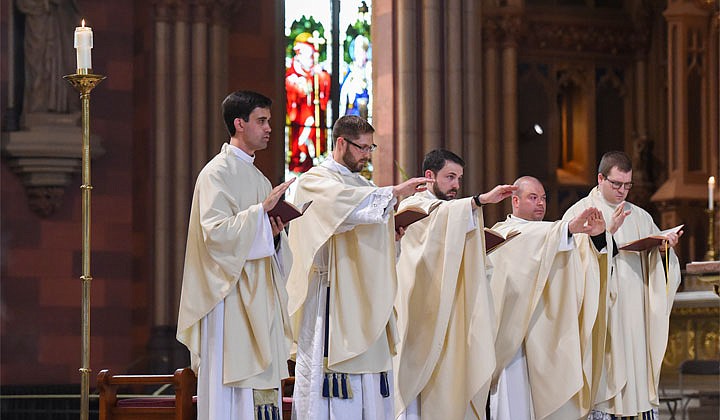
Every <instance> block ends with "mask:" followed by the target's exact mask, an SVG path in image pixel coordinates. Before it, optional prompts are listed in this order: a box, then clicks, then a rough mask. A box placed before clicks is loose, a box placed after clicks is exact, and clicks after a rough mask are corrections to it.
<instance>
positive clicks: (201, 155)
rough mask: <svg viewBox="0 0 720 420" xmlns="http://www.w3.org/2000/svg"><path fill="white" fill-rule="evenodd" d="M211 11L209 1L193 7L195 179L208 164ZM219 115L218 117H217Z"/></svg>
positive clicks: (193, 171)
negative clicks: (209, 34)
mask: <svg viewBox="0 0 720 420" xmlns="http://www.w3.org/2000/svg"><path fill="white" fill-rule="evenodd" d="M208 7H209V5H208V4H207V3H206V2H205V1H199V0H195V1H194V2H193V5H192V44H191V45H192V70H191V76H190V85H191V86H192V106H191V108H192V113H191V114H190V115H192V173H191V174H192V178H193V180H194V179H195V178H196V177H197V175H198V174H199V173H200V170H201V169H202V168H203V166H205V163H207V160H208V135H209V134H210V130H209V127H208V115H209V112H210V110H209V109H208V95H209V93H210V92H208V84H209V83H208V55H209V54H208ZM216 115H217V114H216Z"/></svg>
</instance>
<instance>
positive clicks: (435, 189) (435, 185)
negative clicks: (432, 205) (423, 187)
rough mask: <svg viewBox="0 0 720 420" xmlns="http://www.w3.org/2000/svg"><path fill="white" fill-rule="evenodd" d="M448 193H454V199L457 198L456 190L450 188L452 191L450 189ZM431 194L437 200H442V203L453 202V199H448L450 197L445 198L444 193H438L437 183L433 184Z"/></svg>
mask: <svg viewBox="0 0 720 420" xmlns="http://www.w3.org/2000/svg"><path fill="white" fill-rule="evenodd" d="M448 192H454V193H455V197H457V190H456V189H454V188H452V189H450V190H449V191H448ZM433 194H435V197H437V198H439V199H441V200H444V201H450V200H454V198H450V197H448V196H447V194H446V193H444V192H442V191H440V187H439V186H438V184H437V183H435V184H433Z"/></svg>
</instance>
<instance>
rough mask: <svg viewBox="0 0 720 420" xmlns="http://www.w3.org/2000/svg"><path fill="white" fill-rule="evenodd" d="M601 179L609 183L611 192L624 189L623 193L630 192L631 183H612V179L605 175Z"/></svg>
mask: <svg viewBox="0 0 720 420" xmlns="http://www.w3.org/2000/svg"><path fill="white" fill-rule="evenodd" d="M603 178H605V181H607V182H609V183H610V185H611V186H612V189H613V190H619V189H620V188H625V191H630V189H631V188H632V187H633V184H634V183H632V182H620V181H613V180H612V179H609V178H608V177H606V176H605V175H603Z"/></svg>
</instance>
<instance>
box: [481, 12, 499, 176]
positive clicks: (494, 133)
mask: <svg viewBox="0 0 720 420" xmlns="http://www.w3.org/2000/svg"><path fill="white" fill-rule="evenodd" d="M483 38H484V55H485V62H484V63H483V64H484V70H485V72H484V74H483V75H484V81H485V86H484V89H483V92H484V95H483V97H484V98H485V103H484V106H483V109H484V111H485V114H484V116H485V118H484V119H483V128H484V133H485V155H484V156H485V159H484V167H485V180H486V183H485V187H489V186H490V185H497V184H498V182H499V180H500V177H499V174H500V170H501V166H500V159H498V157H499V156H501V152H500V149H501V147H500V128H499V126H498V122H499V120H500V115H499V114H498V109H499V105H500V101H499V97H498V88H497V87H498V84H499V83H500V80H499V77H498V60H499V55H498V50H497V42H496V41H497V40H496V34H495V25H494V22H492V21H485V25H484V27H483Z"/></svg>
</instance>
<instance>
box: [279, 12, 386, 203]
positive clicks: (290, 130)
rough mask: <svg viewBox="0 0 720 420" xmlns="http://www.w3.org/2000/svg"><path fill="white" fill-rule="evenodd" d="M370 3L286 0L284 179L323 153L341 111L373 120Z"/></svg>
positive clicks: (304, 169)
mask: <svg viewBox="0 0 720 420" xmlns="http://www.w3.org/2000/svg"><path fill="white" fill-rule="evenodd" d="M371 8H372V2H371V1H369V0H342V1H340V0H286V1H285V39H286V49H285V91H286V94H287V103H286V118H285V150H286V158H285V169H286V172H285V174H286V175H285V178H286V179H290V178H292V177H296V176H299V175H301V174H302V173H303V172H307V171H308V170H309V169H310V168H312V167H313V166H315V165H318V164H319V163H321V162H322V161H323V160H324V159H325V157H326V156H327V153H328V152H329V151H330V150H331V144H330V143H331V135H330V130H331V127H332V124H333V122H334V121H335V120H336V119H337V118H338V117H340V116H342V115H348V114H350V115H359V116H362V117H364V118H366V119H368V120H369V121H370V122H371V123H372V44H371V41H370V39H371V38H370V27H371V25H370V24H371V22H370V15H371ZM289 195H291V193H290V194H289Z"/></svg>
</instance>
